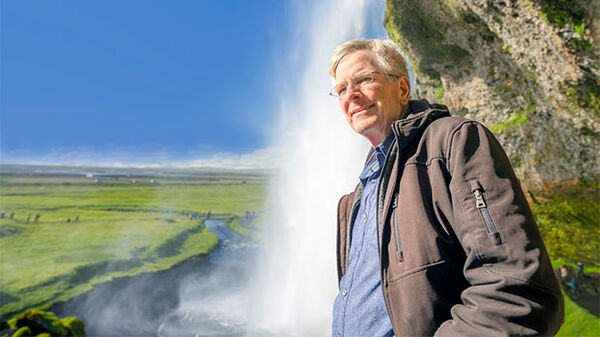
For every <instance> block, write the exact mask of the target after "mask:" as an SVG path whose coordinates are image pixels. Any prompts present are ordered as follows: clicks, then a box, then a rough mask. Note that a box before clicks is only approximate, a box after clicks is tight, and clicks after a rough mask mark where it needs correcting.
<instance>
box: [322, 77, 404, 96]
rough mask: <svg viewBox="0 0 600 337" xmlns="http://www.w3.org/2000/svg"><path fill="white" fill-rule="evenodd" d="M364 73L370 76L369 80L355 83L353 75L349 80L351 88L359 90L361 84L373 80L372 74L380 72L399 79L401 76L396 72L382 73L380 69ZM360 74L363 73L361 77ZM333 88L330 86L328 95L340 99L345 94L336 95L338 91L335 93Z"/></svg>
mask: <svg viewBox="0 0 600 337" xmlns="http://www.w3.org/2000/svg"><path fill="white" fill-rule="evenodd" d="M365 74H369V75H370V76H371V81H369V82H368V83H357V82H358V81H356V80H355V78H354V76H353V77H352V80H351V82H352V88H353V89H358V90H360V89H361V88H362V86H363V85H365V84H370V83H373V82H375V77H374V76H373V74H382V75H386V76H391V77H394V78H396V79H399V78H400V77H402V76H400V75H396V74H392V73H384V72H381V71H371V72H367V73H365ZM355 76H356V75H355ZM362 76H363V75H361V76H360V77H362ZM335 89H336V86H334V87H333V88H331V90H330V91H329V96H331V97H335V98H337V99H342V97H343V96H344V95H345V94H346V92H344V93H343V94H341V95H338V93H337V91H336V90H335Z"/></svg>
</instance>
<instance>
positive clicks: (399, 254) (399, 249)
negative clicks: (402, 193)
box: [392, 194, 404, 262]
mask: <svg viewBox="0 0 600 337" xmlns="http://www.w3.org/2000/svg"><path fill="white" fill-rule="evenodd" d="M396 207H398V195H397V194H396V195H395V196H394V203H393V204H392V224H393V225H394V235H395V236H396V259H397V260H398V262H402V261H404V254H403V252H402V242H400V231H399V230H398V221H397V220H396V216H397V215H398V214H397V213H394V212H398V211H397V210H396Z"/></svg>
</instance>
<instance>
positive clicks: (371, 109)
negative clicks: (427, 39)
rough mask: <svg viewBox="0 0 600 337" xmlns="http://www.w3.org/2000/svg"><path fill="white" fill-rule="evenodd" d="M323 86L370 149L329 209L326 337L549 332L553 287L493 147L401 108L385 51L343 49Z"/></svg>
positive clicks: (398, 78)
mask: <svg viewBox="0 0 600 337" xmlns="http://www.w3.org/2000/svg"><path fill="white" fill-rule="evenodd" d="M330 75H331V77H332V78H333V80H334V83H335V84H334V88H333V90H332V92H331V94H332V95H333V96H336V97H338V99H339V104H340V107H341V109H342V111H343V112H344V115H345V117H346V120H347V121H348V123H349V124H350V126H351V127H352V129H354V131H356V132H358V133H360V134H361V135H363V136H364V137H366V138H367V139H368V140H369V142H370V143H371V144H372V145H373V149H372V150H371V152H370V153H369V155H368V157H367V162H366V164H365V168H364V170H363V172H362V174H361V175H360V182H359V184H358V185H357V187H356V189H355V190H354V192H352V193H350V194H348V195H345V196H343V197H342V198H341V200H340V202H339V206H338V228H337V231H338V242H337V263H338V276H339V287H340V292H339V294H338V295H337V297H336V300H335V303H334V312H333V335H334V336H369V337H371V336H394V335H396V336H430V335H435V336H512V335H518V336H524V335H553V334H554V333H556V332H557V331H558V328H559V327H560V325H561V324H562V320H563V316H564V303H563V298H562V295H561V292H560V289H559V285H558V282H557V280H556V277H555V275H554V273H553V270H552V266H551V265H550V262H549V259H548V255H547V253H546V249H545V247H544V244H543V242H542V239H541V236H540V233H539V231H538V229H537V227H536V224H535V222H534V218H533V215H532V214H531V211H530V210H529V207H528V205H527V201H526V200H525V197H524V195H523V192H522V190H521V187H520V184H519V181H518V179H517V178H516V177H515V174H514V172H513V169H512V167H511V165H510V163H509V160H508V158H507V157H506V155H505V153H504V151H503V150H502V148H501V147H500V145H499V144H498V142H497V141H496V139H495V138H494V136H493V135H492V134H491V133H490V132H489V131H488V130H487V129H486V128H485V127H483V126H482V125H481V124H479V123H477V122H474V121H470V120H467V119H464V118H458V117H450V115H449V113H448V110H447V108H446V107H445V106H443V105H438V104H429V103H428V102H427V101H425V100H410V82H409V80H408V72H407V68H406V63H405V60H404V58H403V56H402V55H401V53H400V52H398V51H397V48H396V46H395V45H394V44H393V42H391V41H383V40H353V41H349V42H346V43H344V44H343V45H341V46H339V47H338V48H337V49H336V50H335V51H334V55H333V57H332V59H331V62H330Z"/></svg>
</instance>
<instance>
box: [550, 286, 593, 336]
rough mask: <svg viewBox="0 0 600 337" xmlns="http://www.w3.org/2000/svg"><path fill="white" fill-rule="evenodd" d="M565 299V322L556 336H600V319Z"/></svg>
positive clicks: (566, 297) (565, 295)
mask: <svg viewBox="0 0 600 337" xmlns="http://www.w3.org/2000/svg"><path fill="white" fill-rule="evenodd" d="M563 295H564V297H565V322H564V323H563V325H562V327H561V328H560V330H559V331H558V333H557V334H556V336H564V337H573V336H579V337H595V336H598V335H599V334H600V319H599V318H598V317H596V316H594V315H592V314H590V313H589V312H587V311H586V310H585V309H583V308H581V307H580V306H578V305H577V304H576V303H574V302H573V301H571V299H570V298H569V297H568V296H567V294H565V293H564V292H563Z"/></svg>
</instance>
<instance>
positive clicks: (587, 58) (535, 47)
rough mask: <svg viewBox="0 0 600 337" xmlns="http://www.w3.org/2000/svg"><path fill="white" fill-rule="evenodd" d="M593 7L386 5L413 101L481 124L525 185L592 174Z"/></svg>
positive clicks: (551, 2) (596, 28)
mask: <svg viewBox="0 0 600 337" xmlns="http://www.w3.org/2000/svg"><path fill="white" fill-rule="evenodd" d="M599 3H600V2H599V1H597V0H444V1H439V0H419V1H415V0H387V12H386V15H385V25H386V28H387V30H388V33H389V35H390V37H391V38H392V40H394V41H395V42H396V43H397V44H398V45H399V46H400V48H401V49H402V50H403V51H404V52H405V53H406V54H407V56H408V58H409V60H410V62H411V67H412V70H413V73H414V75H415V88H414V91H413V96H414V97H424V98H427V99H429V100H430V101H438V102H441V103H443V104H446V105H447V106H448V107H449V108H450V110H451V111H452V112H453V113H454V114H455V115H459V116H465V117H467V118H472V119H476V120H478V121H480V122H482V123H483V124H485V125H486V126H488V127H489V128H490V129H491V130H492V131H493V132H494V133H495V134H496V136H497V137H498V139H499V140H500V142H501V143H502V144H503V146H504V148H505V150H506V151H507V153H508V155H509V157H510V159H511V161H512V163H513V165H514V167H515V170H516V171H517V175H518V176H519V177H520V178H521V180H522V182H523V184H524V185H526V186H527V187H534V186H538V185H540V184H544V183H552V182H559V181H564V180H572V179H578V180H587V179H594V178H596V177H598V176H599V173H600V165H599V162H598V152H599V151H600V132H599V130H600V129H599V126H600V82H599V80H600V67H599V59H600V58H599V55H600V48H599V43H600V15H599V11H600V9H599V7H600V5H599Z"/></svg>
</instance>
